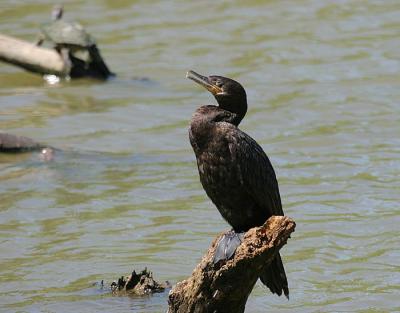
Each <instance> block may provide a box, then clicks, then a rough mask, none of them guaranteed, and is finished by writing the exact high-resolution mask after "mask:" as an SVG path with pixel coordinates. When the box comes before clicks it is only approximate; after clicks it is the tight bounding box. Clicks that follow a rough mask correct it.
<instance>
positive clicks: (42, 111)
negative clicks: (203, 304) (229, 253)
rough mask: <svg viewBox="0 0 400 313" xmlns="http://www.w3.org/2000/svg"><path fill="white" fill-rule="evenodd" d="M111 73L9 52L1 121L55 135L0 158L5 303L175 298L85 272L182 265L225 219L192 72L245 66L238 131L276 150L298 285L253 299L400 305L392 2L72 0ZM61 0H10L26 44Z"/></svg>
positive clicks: (289, 260)
mask: <svg viewBox="0 0 400 313" xmlns="http://www.w3.org/2000/svg"><path fill="white" fill-rule="evenodd" d="M64 3H65V9H66V17H67V18H69V19H77V20H79V21H81V22H82V23H83V24H84V25H85V26H86V27H87V28H88V30H89V31H90V32H91V33H92V34H93V35H94V36H95V37H96V38H97V41H98V43H99V46H100V49H101V51H102V54H103V56H104V57H105V59H106V61H107V63H108V64H109V66H110V68H111V69H112V70H113V71H114V72H116V73H117V74H118V76H117V78H115V79H113V80H111V81H109V82H105V83H100V82H96V81H92V80H77V81H72V82H65V81H64V82H61V83H60V84H58V85H48V84H46V83H45V82H44V81H43V79H42V78H41V77H39V76H35V75H32V74H29V73H25V72H23V71H21V70H20V69H18V68H15V67H11V66H9V65H5V64H0V130H1V131H7V132H10V133H14V134H18V135H25V136H30V137H32V138H35V139H36V140H39V141H41V142H45V143H48V144H50V145H52V146H55V147H57V148H59V149H61V151H58V152H57V153H56V158H55V160H54V161H53V162H48V163H44V162H42V161H41V160H40V159H39V158H38V156H37V155H36V154H23V155H4V154H3V155H0V198H1V201H0V311H2V312H3V311H4V312H100V311H101V312H110V313H111V312H115V313H117V312H118V313H120V312H141V313H145V312H165V310H166V308H167V294H166V293H163V294H158V295H156V296H153V297H149V298H129V297H118V296H112V295H110V294H109V293H108V292H104V291H101V290H99V289H98V288H97V287H96V286H92V284H93V283H94V282H96V281H100V280H102V279H104V280H106V281H112V280H113V279H115V278H116V277H118V275H122V274H125V273H129V272H130V271H131V270H132V269H133V268H134V267H135V268H139V269H141V268H142V267H144V266H148V267H150V268H151V270H152V271H153V272H154V274H155V277H156V279H158V280H161V281H163V280H169V281H171V282H172V283H175V282H176V281H179V280H182V279H184V278H186V277H187V276H188V275H190V273H191V271H192V269H193V268H194V267H195V265H196V264H197V263H198V261H199V259H200V258H201V256H202V255H203V253H204V252H205V251H206V249H207V248H208V246H209V243H210V241H211V240H212V239H213V238H214V236H215V235H216V234H217V233H219V232H221V231H222V230H225V229H227V228H228V226H227V224H226V223H225V222H224V221H223V220H222V219H221V217H220V215H219V213H218V212H217V210H216V209H215V208H214V207H213V205H212V204H211V202H210V201H209V200H208V199H207V197H206V195H205V193H204V191H203V190H202V188H201V185H200V183H199V180H198V174H197V169H196V165H195V159H194V155H193V152H192V150H191V147H190V145H189V141H188V137H187V125H188V121H189V119H190V117H191V114H192V112H193V111H194V110H195V108H196V107H197V106H198V105H200V104H206V103H212V102H213V99H212V98H211V96H210V95H209V94H208V93H207V92H206V91H205V90H204V89H202V88H200V87H199V86H197V85H195V84H193V82H191V81H189V80H187V79H185V72H186V71H187V70H189V69H195V70H197V71H199V72H200V73H204V74H220V75H225V76H229V77H232V78H234V79H237V80H239V81H240V82H241V83H242V84H243V85H244V86H245V88H246V90H247V92H248V100H249V111H248V114H247V117H246V118H245V120H244V121H243V123H242V124H241V128H242V129H243V130H245V131H246V132H247V133H249V134H250V135H251V136H253V137H254V138H255V139H256V140H257V141H258V142H259V143H260V144H261V145H262V146H263V148H264V150H265V151H266V152H267V154H268V155H269V156H270V158H271V161H272V163H273V165H274V167H275V169H276V172H277V176H278V179H279V183H280V189H281V194H282V201H283V206H284V210H285V213H286V214H287V215H289V216H291V217H293V218H294V219H295V221H296V222H297V229H296V232H295V233H294V234H293V236H292V239H291V240H289V242H288V244H287V245H286V246H285V247H284V248H283V250H282V253H281V254H282V256H283V259H284V263H285V267H286V272H287V274H288V278H289V283H290V289H291V299H290V301H289V302H288V301H286V300H285V299H283V298H278V297H276V296H273V295H271V294H270V293H269V292H267V291H266V290H265V288H264V287H263V286H262V285H261V284H257V285H256V288H255V289H254V291H253V293H252V296H251V297H250V298H249V301H248V304H247V309H246V312H256V313H258V312H260V313H261V312H304V313H306V312H360V313H367V312H369V313H372V312H400V301H399V292H400V264H399V260H400V245H399V225H400V208H399V200H400V196H399V195H400V178H399V177H400V148H399V147H400V123H399V119H400V118H399V116H400V103H399V99H400V88H399V86H400V75H399V73H400V36H399V34H400V2H399V1H398V0H385V1H372V0H371V1H367V0H365V1H356V0H354V1H344V0H342V1H319V0H315V1H311V0H310V1H305V0H302V1H301V0H296V1H256V0H254V1H191V2H189V1H124V0H114V1H108V0H101V1H78V0H74V1H64ZM51 7H52V2H51V1H45V0H38V1H12V0H3V1H1V4H0V20H1V22H0V23H1V32H2V33H4V34H9V35H13V36H17V37H20V38H23V39H26V40H32V41H34V40H35V38H36V33H37V28H38V27H39V25H40V23H42V22H45V21H46V20H48V18H49V11H50V10H51Z"/></svg>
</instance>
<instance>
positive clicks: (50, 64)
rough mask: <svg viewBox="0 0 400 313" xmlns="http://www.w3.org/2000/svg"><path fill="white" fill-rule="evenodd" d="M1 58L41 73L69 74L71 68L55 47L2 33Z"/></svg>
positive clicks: (0, 41)
mask: <svg viewBox="0 0 400 313" xmlns="http://www.w3.org/2000/svg"><path fill="white" fill-rule="evenodd" d="M0 60H1V61H4V62H7V63H11V64H14V65H17V66H19V67H22V68H24V69H26V70H28V71H31V72H35V73H40V74H54V75H57V76H66V75H68V74H69V73H68V71H69V68H68V66H67V64H65V62H64V60H63V58H62V57H61V55H60V54H59V53H58V52H57V51H56V50H54V49H47V48H43V47H38V46H36V45H35V44H34V43H32V42H27V41H24V40H20V39H16V38H13V37H10V36H5V35H2V34H0Z"/></svg>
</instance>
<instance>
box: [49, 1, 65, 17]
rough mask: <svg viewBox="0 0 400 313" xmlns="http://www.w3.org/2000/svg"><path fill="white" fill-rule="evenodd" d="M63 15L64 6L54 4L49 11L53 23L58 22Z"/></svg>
mask: <svg viewBox="0 0 400 313" xmlns="http://www.w3.org/2000/svg"><path fill="white" fill-rule="evenodd" d="M63 13H64V6H63V5H62V4H56V5H55V6H54V7H53V10H52V11H51V19H52V20H53V21H57V20H60V19H61V18H62V16H63Z"/></svg>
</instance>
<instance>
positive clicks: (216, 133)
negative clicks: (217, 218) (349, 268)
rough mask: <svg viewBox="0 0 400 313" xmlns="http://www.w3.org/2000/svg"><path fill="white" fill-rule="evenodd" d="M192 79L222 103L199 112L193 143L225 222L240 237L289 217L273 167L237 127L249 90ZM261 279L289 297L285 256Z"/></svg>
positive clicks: (213, 80)
mask: <svg viewBox="0 0 400 313" xmlns="http://www.w3.org/2000/svg"><path fill="white" fill-rule="evenodd" d="M187 77H188V78H190V79H192V80H194V81H195V82H197V83H199V84H200V85H202V86H204V87H205V88H206V89H207V90H209V91H210V92H211V93H212V94H213V95H214V97H215V98H216V100H217V102H218V106H214V105H207V106H201V107H199V108H198V109H197V110H196V112H195V113H194V114H193V117H192V120H191V122H190V128H189V138H190V143H191V145H192V147H193V150H194V153H195V155H196V159H197V166H198V169H199V175H200V181H201V184H202V185H203V188H204V190H205V191H206V193H207V195H208V196H209V198H210V199H211V200H212V202H213V203H214V204H215V205H216V207H217V208H218V210H219V212H220V213H221V215H222V217H223V218H224V219H225V220H226V221H227V222H228V223H229V224H230V225H231V226H232V228H233V230H234V231H235V232H244V231H247V230H249V229H250V228H252V227H255V226H261V225H262V224H264V222H265V221H266V220H267V219H268V218H269V217H270V216H272V215H283V210H282V204H281V198H280V194H279V187H278V182H277V180H276V176H275V172H274V169H273V167H272V165H271V162H270V161H269V159H268V157H267V155H266V154H265V152H264V151H263V149H262V148H261V147H260V146H259V145H258V144H257V142H256V141H255V140H254V139H252V138H251V137H250V136H249V135H247V134H246V133H244V132H242V131H241V130H240V129H239V128H238V127H237V126H238V125H239V123H240V122H241V120H242V119H243V117H244V116H245V114H246V111H247V100H246V92H245V90H244V88H243V87H242V86H241V85H240V84H239V83H238V82H236V81H234V80H232V79H229V78H226V77H222V76H209V77H205V76H202V75H199V74H197V73H195V72H193V71H190V72H188V74H187ZM260 279H261V281H262V282H263V283H264V284H265V285H266V286H268V287H269V289H270V290H271V291H272V292H273V293H277V294H278V295H281V294H282V292H283V293H284V294H285V295H286V296H287V297H288V296H289V289H288V283H287V279H286V274H285V270H284V267H283V264H282V260H281V257H280V255H279V254H278V255H277V257H276V258H275V259H274V261H273V262H272V263H271V264H270V265H269V266H268V267H266V269H265V270H264V273H263V275H262V276H261V277H260Z"/></svg>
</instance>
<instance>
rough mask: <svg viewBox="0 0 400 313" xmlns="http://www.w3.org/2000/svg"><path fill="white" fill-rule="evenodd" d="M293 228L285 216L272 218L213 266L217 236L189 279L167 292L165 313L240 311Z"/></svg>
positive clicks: (290, 221)
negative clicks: (228, 258) (230, 256)
mask: <svg viewBox="0 0 400 313" xmlns="http://www.w3.org/2000/svg"><path fill="white" fill-rule="evenodd" d="M295 226H296V224H295V222H294V221H293V220H292V219H290V218H289V217H287V216H272V217H270V218H269V219H268V220H267V221H266V222H265V224H264V225H262V226H260V227H255V228H252V229H250V230H249V231H248V232H247V233H246V234H245V236H244V239H243V242H242V244H241V245H240V246H239V247H238V248H237V250H236V252H235V255H234V256H233V258H232V259H230V260H228V261H220V262H218V263H217V264H213V255H214V252H215V249H216V244H217V242H218V241H219V239H220V238H221V236H222V234H221V235H219V236H218V237H217V238H216V239H215V240H214V241H213V243H212V245H211V247H210V248H209V250H208V252H207V253H206V254H205V255H204V257H203V259H202V260H201V262H200V264H198V265H197V267H196V268H195V270H194V271H193V273H192V276H191V277H190V278H188V279H186V280H184V281H182V282H179V283H177V284H176V286H175V287H174V288H173V289H172V290H171V291H170V294H169V300H168V303H169V308H168V313H200V312H201V313H205V312H210V313H211V312H212V313H222V312H229V313H239V312H244V309H245V306H246V301H247V298H248V296H249V294H250V293H251V291H252V289H253V287H254V285H255V283H256V281H257V279H258V278H259V276H260V274H261V273H262V272H263V269H264V268H265V266H266V265H267V264H269V263H270V262H271V261H272V260H273V259H274V257H275V255H276V253H277V252H278V251H279V250H280V248H282V246H283V245H284V244H286V241H287V239H288V238H289V237H290V234H291V233H292V232H293V231H294V229H295Z"/></svg>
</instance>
